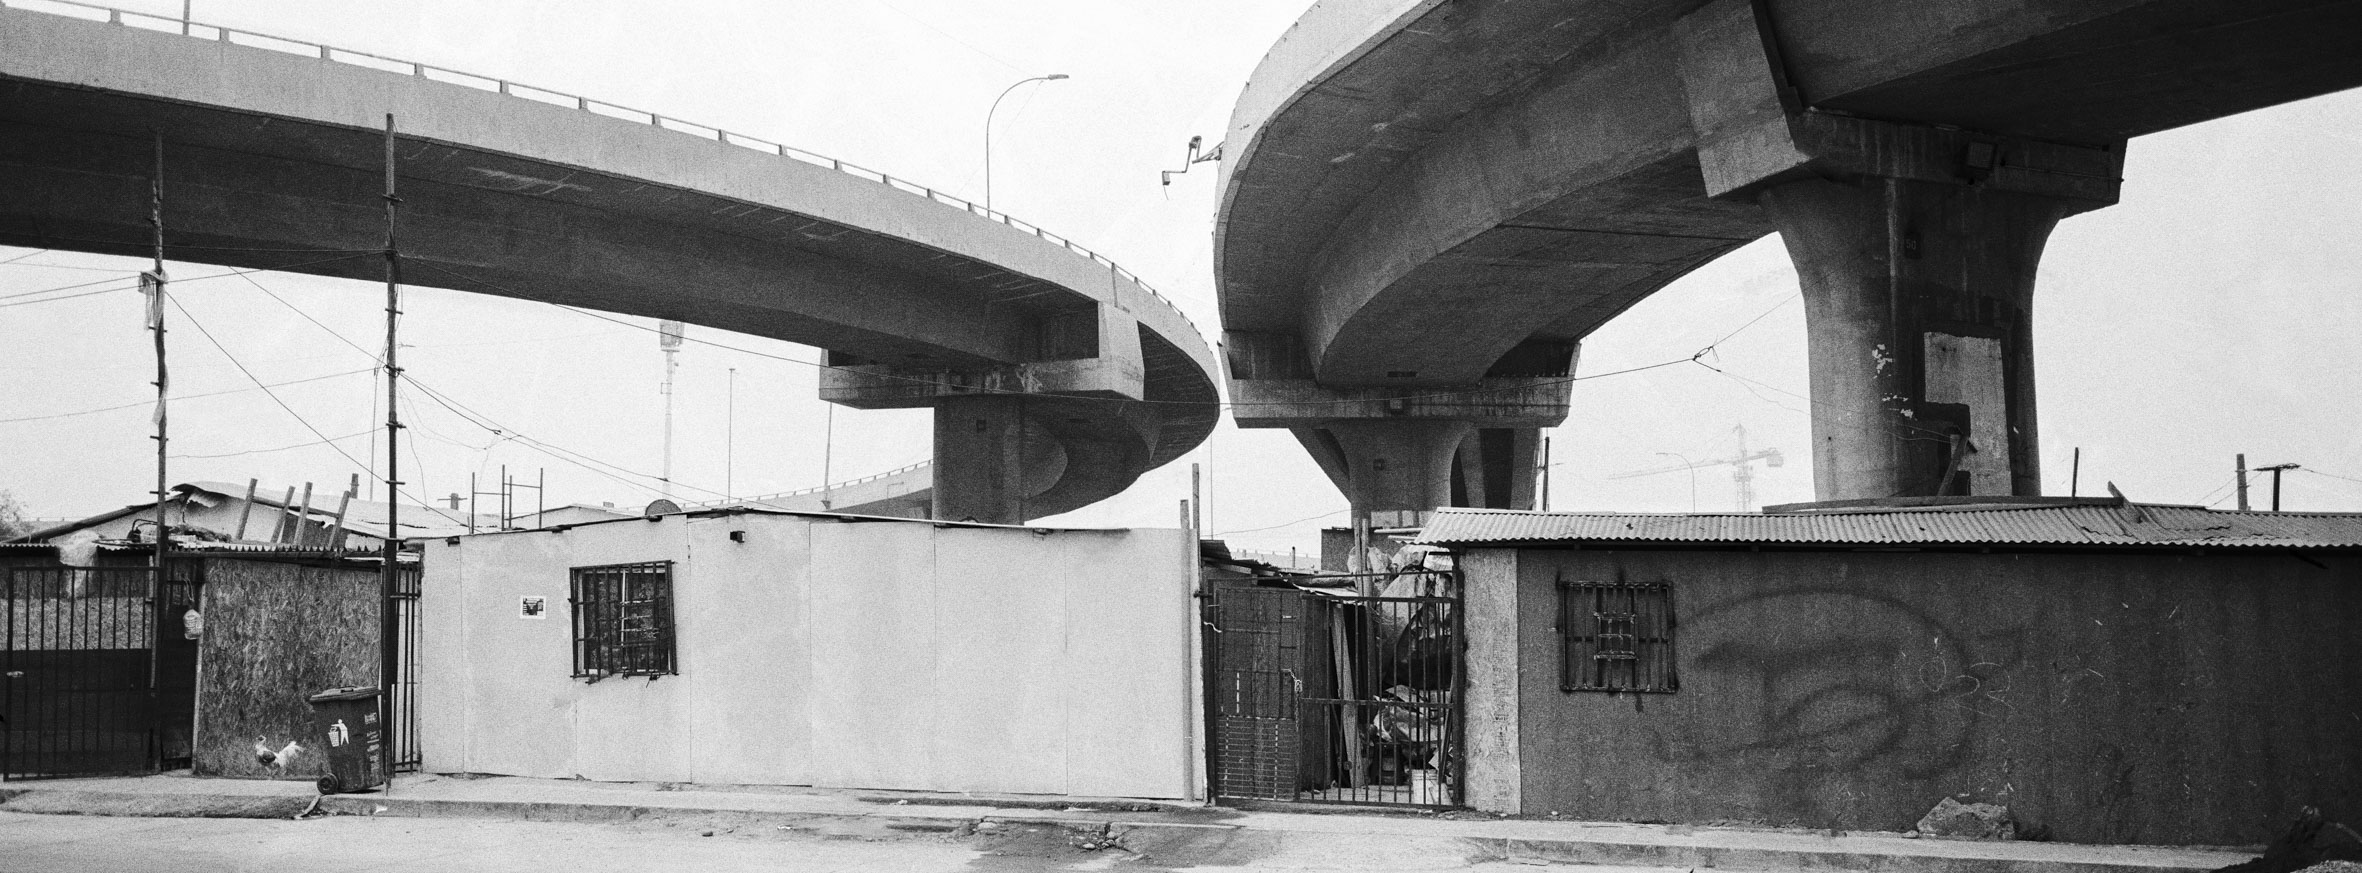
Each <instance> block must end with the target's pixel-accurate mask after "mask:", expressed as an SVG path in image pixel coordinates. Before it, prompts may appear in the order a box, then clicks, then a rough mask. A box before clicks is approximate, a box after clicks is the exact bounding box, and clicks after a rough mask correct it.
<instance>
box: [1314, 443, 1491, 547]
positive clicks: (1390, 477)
mask: <svg viewBox="0 0 2362 873" xmlns="http://www.w3.org/2000/svg"><path fill="white" fill-rule="evenodd" d="M1475 430H1476V427H1475V425H1472V424H1469V423H1468V422H1465V421H1451V420H1443V419H1417V418H1412V419H1348V420H1341V421H1331V422H1326V423H1324V424H1322V425H1320V426H1318V427H1300V428H1295V433H1296V439H1297V440H1299V441H1301V442H1303V443H1304V447H1305V448H1306V449H1309V450H1310V451H1311V452H1312V456H1313V458H1314V459H1316V460H1318V461H1320V464H1321V468H1322V469H1323V470H1326V471H1327V472H1328V474H1329V479H1330V481H1333V482H1335V483H1337V488H1338V489H1339V490H1342V491H1344V492H1345V499H1346V500H1348V501H1350V502H1351V503H1352V504H1353V518H1354V521H1356V522H1361V521H1365V520H1366V521H1367V522H1369V524H1370V526H1371V527H1376V528H1386V527H1409V526H1413V525H1418V524H1423V523H1425V522H1426V520H1427V515H1428V514H1429V513H1430V512H1433V511H1434V509H1435V508H1436V507H1438V506H1448V505H1450V504H1451V502H1452V467H1453V465H1454V462H1455V461H1456V460H1457V459H1458V456H1459V451H1460V444H1461V443H1462V442H1464V441H1466V440H1467V439H1468V437H1469V435H1470V434H1471V433H1474V432H1475Z"/></svg>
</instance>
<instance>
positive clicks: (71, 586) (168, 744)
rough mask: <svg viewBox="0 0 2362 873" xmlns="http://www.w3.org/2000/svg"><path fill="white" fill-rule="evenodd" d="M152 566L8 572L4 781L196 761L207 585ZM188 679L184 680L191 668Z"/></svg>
mask: <svg viewBox="0 0 2362 873" xmlns="http://www.w3.org/2000/svg"><path fill="white" fill-rule="evenodd" d="M155 572H156V571H155V570H154V569H153V568H149V567H12V568H8V569H7V570H6V571H5V572H4V573H0V606H4V607H5V612H6V615H5V616H4V617H0V780H18V779H37V778H53V777H63V776H96V775H112V774H124V773H146V772H153V771H155V770H157V769H160V768H162V767H163V766H164V765H165V764H167V763H168V762H172V761H175V760H177V759H180V758H185V757H187V755H188V743H189V723H190V721H191V720H192V713H193V710H192V707H193V703H194V686H195V681H196V648H195V644H194V643H193V642H190V641H189V640H187V639H186V638H185V637H184V636H183V635H182V634H181V632H180V630H181V629H180V628H179V627H178V625H177V623H175V622H169V621H168V622H165V623H164V624H165V626H164V627H163V628H162V630H163V633H158V631H159V627H158V625H159V619H160V618H165V619H177V618H178V616H180V615H181V614H183V613H185V612H187V611H188V610H189V609H192V608H195V607H196V605H197V592H198V590H199V586H198V584H197V583H196V582H194V581H186V580H179V581H172V582H168V583H166V584H164V585H162V586H158V589H157V592H158V598H159V599H160V600H161V601H162V605H163V608H162V609H158V608H157V604H156V602H155V601H152V600H150V595H149V590H150V589H149V580H150V579H151V578H152V577H153V576H154V575H155ZM184 672H185V673H186V674H187V675H185V676H184V675H182V674H183V673H184Z"/></svg>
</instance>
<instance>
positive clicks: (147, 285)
mask: <svg viewBox="0 0 2362 873" xmlns="http://www.w3.org/2000/svg"><path fill="white" fill-rule="evenodd" d="M148 221H149V223H151V224H153V225H155V234H156V239H155V242H156V264H155V269H153V270H150V271H148V272H145V273H141V274H140V276H139V289H140V290H141V291H143V292H146V294H147V298H148V329H149V330H151V331H154V332H155V334H156V572H154V573H152V574H149V576H148V629H149V634H148V712H150V713H151V714H152V713H156V712H158V709H157V706H156V699H157V695H156V679H157V675H158V674H157V662H158V661H159V660H161V658H159V657H158V653H160V652H162V651H163V646H164V600H163V595H164V573H165V569H164V567H165V560H166V557H167V555H168V554H169V552H168V550H169V549H170V548H171V547H172V534H171V532H170V531H171V528H169V527H166V526H165V519H164V498H165V496H166V495H167V494H168V493H169V492H168V490H167V489H168V488H169V487H170V486H169V485H168V484H167V482H168V481H169V480H167V479H166V478H165V466H164V465H165V457H166V453H165V446H166V445H167V444H168V437H169V433H168V432H167V431H166V430H165V424H166V419H165V415H164V413H165V408H166V406H167V404H166V402H165V401H166V399H167V398H168V397H169V396H170V395H171V393H172V381H171V379H170V378H169V374H168V372H167V371H166V370H165V367H164V134H163V133H162V132H158V133H157V134H156V169H155V172H154V173H153V174H152V175H151V176H150V177H149V179H148ZM150 717H151V718H152V717H153V715H151V716H150ZM163 755H164V750H163V749H162V748H161V747H159V746H155V745H153V744H151V745H150V747H149V749H148V764H149V765H150V766H152V767H157V768H158V769H161V767H162V764H163V763H164V758H163Z"/></svg>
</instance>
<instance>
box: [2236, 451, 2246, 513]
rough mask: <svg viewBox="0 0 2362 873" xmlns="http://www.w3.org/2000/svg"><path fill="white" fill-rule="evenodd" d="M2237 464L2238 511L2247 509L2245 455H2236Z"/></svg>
mask: <svg viewBox="0 0 2362 873" xmlns="http://www.w3.org/2000/svg"><path fill="white" fill-rule="evenodd" d="M2235 457H2237V458H2238V459H2239V460H2238V464H2239V472H2238V476H2239V511H2240V512H2246V511H2247V456H2246V455H2244V454H2241V455H2237V456H2235Z"/></svg>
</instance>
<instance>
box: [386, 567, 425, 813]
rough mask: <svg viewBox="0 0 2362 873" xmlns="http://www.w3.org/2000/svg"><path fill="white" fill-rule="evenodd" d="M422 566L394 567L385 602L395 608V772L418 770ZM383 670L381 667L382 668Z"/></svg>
mask: <svg viewBox="0 0 2362 873" xmlns="http://www.w3.org/2000/svg"><path fill="white" fill-rule="evenodd" d="M419 573H420V569H419V568H418V567H400V568H397V569H396V570H395V571H394V591H393V596H392V597H390V598H388V599H387V601H386V606H387V608H388V609H391V610H393V613H394V615H393V619H394V620H393V621H392V622H391V623H390V624H392V626H393V631H394V657H393V663H394V678H393V681H392V682H390V683H388V687H387V688H386V689H385V690H386V695H387V697H388V698H389V699H390V701H391V702H392V704H393V736H394V744H393V756H394V762H393V770H392V772H395V773H416V772H418V768H419V752H418V592H419V580H420V575H419ZM381 672H382V671H381Z"/></svg>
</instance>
